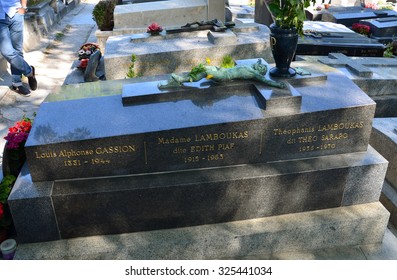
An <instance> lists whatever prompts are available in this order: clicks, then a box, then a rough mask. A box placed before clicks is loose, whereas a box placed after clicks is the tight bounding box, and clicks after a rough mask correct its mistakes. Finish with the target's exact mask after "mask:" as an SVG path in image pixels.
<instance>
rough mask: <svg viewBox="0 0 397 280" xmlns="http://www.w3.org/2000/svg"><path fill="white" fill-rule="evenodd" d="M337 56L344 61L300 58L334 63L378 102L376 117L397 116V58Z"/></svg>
mask: <svg viewBox="0 0 397 280" xmlns="http://www.w3.org/2000/svg"><path fill="white" fill-rule="evenodd" d="M337 56H339V57H341V58H343V59H342V61H339V60H338V59H333V58H330V57H324V56H300V57H299V58H298V59H304V60H306V61H312V62H316V61H321V62H322V63H325V64H327V65H332V66H333V67H335V68H336V69H337V70H339V71H341V72H343V73H344V74H345V75H346V76H347V77H348V78H349V79H351V80H352V81H353V82H354V83H355V84H356V85H358V86H359V87H360V88H361V89H362V90H363V91H364V92H365V93H367V94H368V95H369V96H370V97H371V98H372V99H373V100H374V101H375V102H376V104H377V106H376V112H375V116H376V117H396V116H397V111H396V109H395V108H396V105H397V91H396V88H397V81H396V78H397V74H396V69H397V68H396V67H397V64H396V59H395V58H385V57H379V58H378V57H347V56H343V54H337ZM350 62H352V63H353V64H352V65H350V66H346V63H350ZM355 66H359V68H356V69H354V67H355ZM361 66H364V67H365V68H364V70H365V71H366V72H364V73H363V74H364V76H359V74H360V69H363V68H361ZM353 69H354V70H353ZM324 71H328V70H324ZM365 75H368V76H371V78H367V77H365Z"/></svg>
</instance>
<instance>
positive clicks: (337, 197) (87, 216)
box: [8, 147, 387, 243]
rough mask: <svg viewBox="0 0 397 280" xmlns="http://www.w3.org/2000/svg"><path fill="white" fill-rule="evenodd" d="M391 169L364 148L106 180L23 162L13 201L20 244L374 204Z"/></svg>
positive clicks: (11, 196)
mask: <svg viewBox="0 0 397 280" xmlns="http://www.w3.org/2000/svg"><path fill="white" fill-rule="evenodd" d="M386 168H387V161H386V160H385V159H384V158H383V157H381V156H380V155H379V154H378V153H377V152H376V151H375V150H374V149H373V148H371V147H369V148H368V151H367V152H365V153H354V154H343V155H332V156H324V157H318V158H314V159H302V160H294V161H282V162H273V163H267V164H254V165H240V166H230V167H224V168H212V169H198V170H191V171H179V172H171V173H158V174H147V175H137V176H127V177H113V178H106V179H86V180H67V181H46V182H32V180H31V175H30V173H29V170H28V168H27V167H26V166H25V168H24V169H23V170H22V172H21V175H20V176H19V178H18V180H17V182H16V183H15V185H14V188H13V190H12V193H11V195H10V197H9V200H8V202H9V205H10V209H11V212H12V215H13V220H14V224H15V228H16V231H17V233H18V238H19V240H20V242H23V243H29V242H43V241H49V240H57V239H68V238H75V237H82V236H93V235H106V234H118V233H125V232H138V231H148V230H158V229H167V228H178V227H186V226H195V225H203V224H214V223H223V222H229V221H236V220H246V219H254V218H261V217H271V216H278V215H282V214H289V213H300V212H307V211H312V210H321V209H325V208H335V207H342V208H343V207H346V206H350V205H356V204H365V203H372V202H377V201H378V200H379V196H380V193H381V188H382V184H383V179H384V175H385V172H386ZM99 208H101V209H102V210H101V214H100V215H98V214H95V213H96V212H97V210H98V209H99ZM153 209H156V211H153ZM126 217H128V219H127V218H126Z"/></svg>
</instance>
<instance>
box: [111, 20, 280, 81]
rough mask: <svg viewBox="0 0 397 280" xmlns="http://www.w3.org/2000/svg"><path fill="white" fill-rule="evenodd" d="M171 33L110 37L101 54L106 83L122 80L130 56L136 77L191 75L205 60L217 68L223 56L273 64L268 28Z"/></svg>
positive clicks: (235, 27)
mask: <svg viewBox="0 0 397 280" xmlns="http://www.w3.org/2000/svg"><path fill="white" fill-rule="evenodd" d="M185 24H186V23H185ZM185 24H183V25H185ZM178 29H179V30H180V29H181V27H178ZM170 30H171V32H169V31H168V30H167V28H165V30H164V31H163V32H161V33H160V34H159V35H156V36H151V35H150V34H149V33H140V34H133V35H120V36H112V37H110V38H109V39H108V41H107V43H106V48H105V54H104V62H105V72H106V79H108V80H116V79H123V78H125V77H126V73H127V72H128V69H129V67H130V66H131V56H132V55H135V56H136V61H135V62H134V72H135V73H137V74H138V75H139V76H151V75H156V74H158V73H177V72H185V71H190V69H191V67H192V66H193V65H197V64H199V63H201V62H202V61H204V60H205V59H206V58H210V59H211V61H213V63H214V64H215V65H219V64H220V62H221V60H222V58H223V57H224V56H225V55H231V56H232V57H233V58H234V59H247V58H251V57H256V56H258V57H262V58H264V59H265V60H266V61H269V62H271V61H272V60H273V56H272V54H271V50H270V43H269V28H268V27H266V26H264V25H261V24H242V25H236V26H233V27H230V28H227V29H226V30H225V31H223V32H216V31H214V30H197V31H192V32H181V33H174V30H175V27H174V28H170Z"/></svg>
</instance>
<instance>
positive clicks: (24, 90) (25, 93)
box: [11, 86, 30, 97]
mask: <svg viewBox="0 0 397 280" xmlns="http://www.w3.org/2000/svg"><path fill="white" fill-rule="evenodd" d="M11 90H13V91H15V92H16V93H18V94H20V95H22V96H25V97H28V96H30V90H29V89H27V88H26V87H24V86H18V87H16V86H11Z"/></svg>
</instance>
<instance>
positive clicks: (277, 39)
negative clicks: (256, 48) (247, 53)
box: [265, 0, 315, 77]
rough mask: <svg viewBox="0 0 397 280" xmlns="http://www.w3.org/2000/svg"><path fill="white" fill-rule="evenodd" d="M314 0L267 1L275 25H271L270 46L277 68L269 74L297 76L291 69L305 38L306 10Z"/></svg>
mask: <svg viewBox="0 0 397 280" xmlns="http://www.w3.org/2000/svg"><path fill="white" fill-rule="evenodd" d="M314 2H315V1H314V0H267V1H265V3H266V5H267V7H268V9H269V11H270V13H271V15H272V18H273V21H274V23H272V24H271V25H270V31H271V33H270V44H271V48H272V52H273V57H274V61H275V63H276V67H274V68H272V69H270V71H269V73H270V75H272V76H276V77H292V76H294V75H295V74H296V72H295V70H294V69H292V68H290V65H291V62H292V59H293V58H294V56H295V52H296V47H297V44H298V36H303V22H304V20H306V13H305V8H307V7H309V6H310V4H311V3H314Z"/></svg>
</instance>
